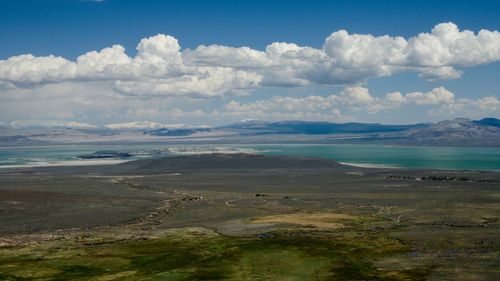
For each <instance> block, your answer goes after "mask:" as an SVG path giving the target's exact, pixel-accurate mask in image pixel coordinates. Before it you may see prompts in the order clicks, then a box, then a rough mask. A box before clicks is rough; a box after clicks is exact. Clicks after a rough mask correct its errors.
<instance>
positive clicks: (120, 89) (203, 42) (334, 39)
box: [0, 0, 500, 128]
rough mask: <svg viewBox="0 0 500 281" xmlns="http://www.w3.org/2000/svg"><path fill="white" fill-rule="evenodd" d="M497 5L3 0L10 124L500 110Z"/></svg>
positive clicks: (5, 102)
mask: <svg viewBox="0 0 500 281" xmlns="http://www.w3.org/2000/svg"><path fill="white" fill-rule="evenodd" d="M499 12H500V1H494V0H490V1H459V0H455V1H446V0H442V1H383V0H382V1H370V0H365V1H360V0H349V1H311V0H309V1H294V0H289V1H269V0H268V1H259V0H252V1H234V0H233V1H228V0H220V1H208V0H205V1H186V0H184V1H177V0H167V1H151V0H143V1H127V0H101V1H91V0H88V1H87V0H58V1H57V0H33V1H24V0H15V1H14V0H2V1H0V38H1V39H0V125H2V126H12V127H30V126H49V127H58V126H63V127H81V128H87V127H108V128H127V127H151V128H153V127H190V126H202V125H203V126H205V125H208V126H215V125H222V124H228V123H232V122H238V121H241V120H246V119H259V120H268V121H279V120H309V121H328V122H378V123H386V124H407V123H419V122H437V121H440V120H444V119H452V118H457V117H464V118H471V119H480V118H484V117H497V118H499V117H500V87H499V86H500V82H499V80H498V76H499V73H500V33H499V31H500V17H498V13H499Z"/></svg>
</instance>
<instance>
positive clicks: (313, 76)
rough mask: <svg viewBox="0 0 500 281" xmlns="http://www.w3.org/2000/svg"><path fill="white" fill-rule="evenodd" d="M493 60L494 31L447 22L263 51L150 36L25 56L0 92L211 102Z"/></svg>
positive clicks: (11, 65) (431, 74)
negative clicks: (81, 85)
mask: <svg viewBox="0 0 500 281" xmlns="http://www.w3.org/2000/svg"><path fill="white" fill-rule="evenodd" d="M499 60H500V33H499V32H498V31H490V30H480V31H479V32H477V33H475V32H473V31H470V30H460V29H459V28H458V27H457V26H456V25H455V24H453V23H441V24H438V25H436V26H435V27H434V28H433V29H432V30H431V31H430V32H427V33H420V34H418V35H417V36H414V37H410V38H404V37H401V36H388V35H382V36H374V35H371V34H350V33H348V32H347V31H345V30H339V31H336V32H333V33H332V34H331V35H329V36H328V37H327V38H326V39H325V42H324V44H323V46H322V47H321V48H312V47H309V46H299V45H297V44H295V43H291V42H275V43H272V44H270V45H268V46H267V47H266V48H265V49H264V50H255V49H252V48H249V47H230V46H222V45H209V46H206V45H200V46H198V47H196V48H194V49H192V50H191V49H182V48H181V46H180V44H179V42H178V40H177V39H176V38H174V37H172V36H169V35H164V34H158V35H156V36H152V37H148V38H144V39H142V40H140V42H139V44H138V45H137V55H136V56H134V57H131V56H129V55H127V53H126V51H125V48H123V47H122V46H120V45H113V46H111V47H108V48H104V49H102V50H100V51H90V52H88V53H86V54H83V55H81V56H79V57H78V58H77V59H76V60H75V61H72V60H68V59H65V58H63V57H59V56H45V57H36V56H33V55H30V54H24V55H18V56H14V57H10V58H7V59H5V60H0V86H1V87H2V88H6V87H7V88H12V87H21V88H27V87H28V88H29V87H36V86H39V85H44V84H48V83H61V82H68V81H109V82H110V83H109V87H111V89H113V90H114V91H116V92H118V93H121V94H125V95H138V96H144V97H147V96H194V97H214V96H222V95H226V94H241V93H247V92H249V91H251V90H253V89H255V88H257V87H262V86H307V85H317V84H328V85H347V84H358V83H362V82H364V81H366V80H367V79H369V78H373V77H381V76H390V75H393V74H395V73H401V72H416V73H418V74H419V75H420V76H421V77H423V78H426V79H430V80H436V79H452V78H458V77H460V75H461V74H462V72H463V69H464V68H467V67H473V66H476V65H481V64H488V63H493V62H496V61H499ZM0 89H1V88H0ZM346 94H349V93H346ZM358 94H359V93H358ZM360 98H363V97H361V96H360ZM364 98H367V96H366V95H365V97H364ZM365 101H366V100H365Z"/></svg>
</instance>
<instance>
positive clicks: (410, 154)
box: [0, 144, 500, 171]
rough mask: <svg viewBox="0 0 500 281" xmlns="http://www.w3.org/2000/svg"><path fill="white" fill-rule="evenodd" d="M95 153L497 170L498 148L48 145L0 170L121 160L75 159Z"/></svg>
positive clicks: (3, 163) (4, 159)
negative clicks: (278, 158) (287, 157)
mask: <svg viewBox="0 0 500 281" xmlns="http://www.w3.org/2000/svg"><path fill="white" fill-rule="evenodd" d="M99 150H114V151H123V152H129V153H131V154H132V155H133V157H132V158H129V159H127V160H134V159H141V158H151V157H165V156H173V155H185V154H198V153H214V152H220V153H237V152H246V153H262V154H267V155H293V156H305V157H322V158H328V159H334V160H336V161H338V162H341V163H346V164H352V165H358V166H366V167H398V168H419V169H422V168H425V169H466V170H499V171H500V148H484V147H481V148H479V147H478V148H474V147H407V146H386V145H338V144H335V145H282V144H279V145H264V144H263V145H183V146H179V145H166V144H120V145H107V144H104V145H103V144H100V145H53V146H42V147H40V146H36V147H3V148H0V168H9V167H28V166H54V165H95V164H113V163H119V162H123V161H126V160H123V159H122V160H119V159H111V160H109V159H108V160H80V159H78V158H77V156H78V155H82V154H90V153H93V152H95V151H99Z"/></svg>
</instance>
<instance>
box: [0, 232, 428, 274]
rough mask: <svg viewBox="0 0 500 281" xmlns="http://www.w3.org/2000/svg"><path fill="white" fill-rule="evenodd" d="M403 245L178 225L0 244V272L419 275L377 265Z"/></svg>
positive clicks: (371, 238) (380, 239)
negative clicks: (108, 237)
mask: <svg viewBox="0 0 500 281" xmlns="http://www.w3.org/2000/svg"><path fill="white" fill-rule="evenodd" d="M409 251H410V248H409V247H408V246H406V245H404V244H402V243H401V242H400V241H399V240H396V239H393V238H389V237H388V236H386V235H385V234H383V233H367V232H364V233H359V232H357V231H355V230H353V229H351V230H349V231H319V230H303V229H297V230H287V231H285V230H284V231H277V232H271V233H267V234H265V235H260V236H259V237H227V236H222V235H218V234H216V233H213V232H210V231H206V230H199V229H195V230H189V229H180V230H176V231H174V232H170V233H169V234H166V235H164V236H162V237H156V238H150V239H146V240H139V241H114V242H113V241H111V242H108V243H98V242H97V241H96V243H92V240H88V239H87V240H85V243H83V242H82V241H78V239H68V240H63V241H50V242H46V243H42V244H36V245H32V246H24V247H18V248H6V249H2V250H1V251H0V279H2V280H70V279H71V280H424V279H425V276H426V275H427V274H428V272H429V270H430V267H427V266H421V265H420V266H416V267H411V268H408V269H404V270H388V269H385V270H384V269H380V268H377V267H375V266H374V262H375V261H377V260H380V259H383V258H387V257H390V256H394V255H398V254H402V253H407V252H409Z"/></svg>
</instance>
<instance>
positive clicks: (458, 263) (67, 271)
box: [0, 153, 500, 280]
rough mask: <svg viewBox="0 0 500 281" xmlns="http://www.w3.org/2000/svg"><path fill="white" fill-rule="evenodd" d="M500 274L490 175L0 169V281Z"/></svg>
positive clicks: (278, 159) (241, 161)
mask: <svg viewBox="0 0 500 281" xmlns="http://www.w3.org/2000/svg"><path fill="white" fill-rule="evenodd" d="M101 154H102V155H97V154H96V155H95V156H96V157H101V156H103V157H108V156H109V153H107V154H106V153H101ZM87 156H89V157H91V156H92V155H87ZM109 157H121V158H126V157H127V156H126V155H118V156H117V155H112V156H109ZM499 264H500V173H498V172H481V171H435V170H406V169H365V168H357V167H351V166H345V165H341V164H339V163H337V162H335V161H332V160H324V159H313V158H298V157H285V156H262V155H250V154H209V155H194V156H182V157H169V158H162V159H148V160H138V161H130V162H126V163H122V164H118V165H113V166H87V167H51V168H29V169H28V168H24V169H4V170H0V280H451V279H453V280H499V279H500V267H499V266H498V265H499Z"/></svg>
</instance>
